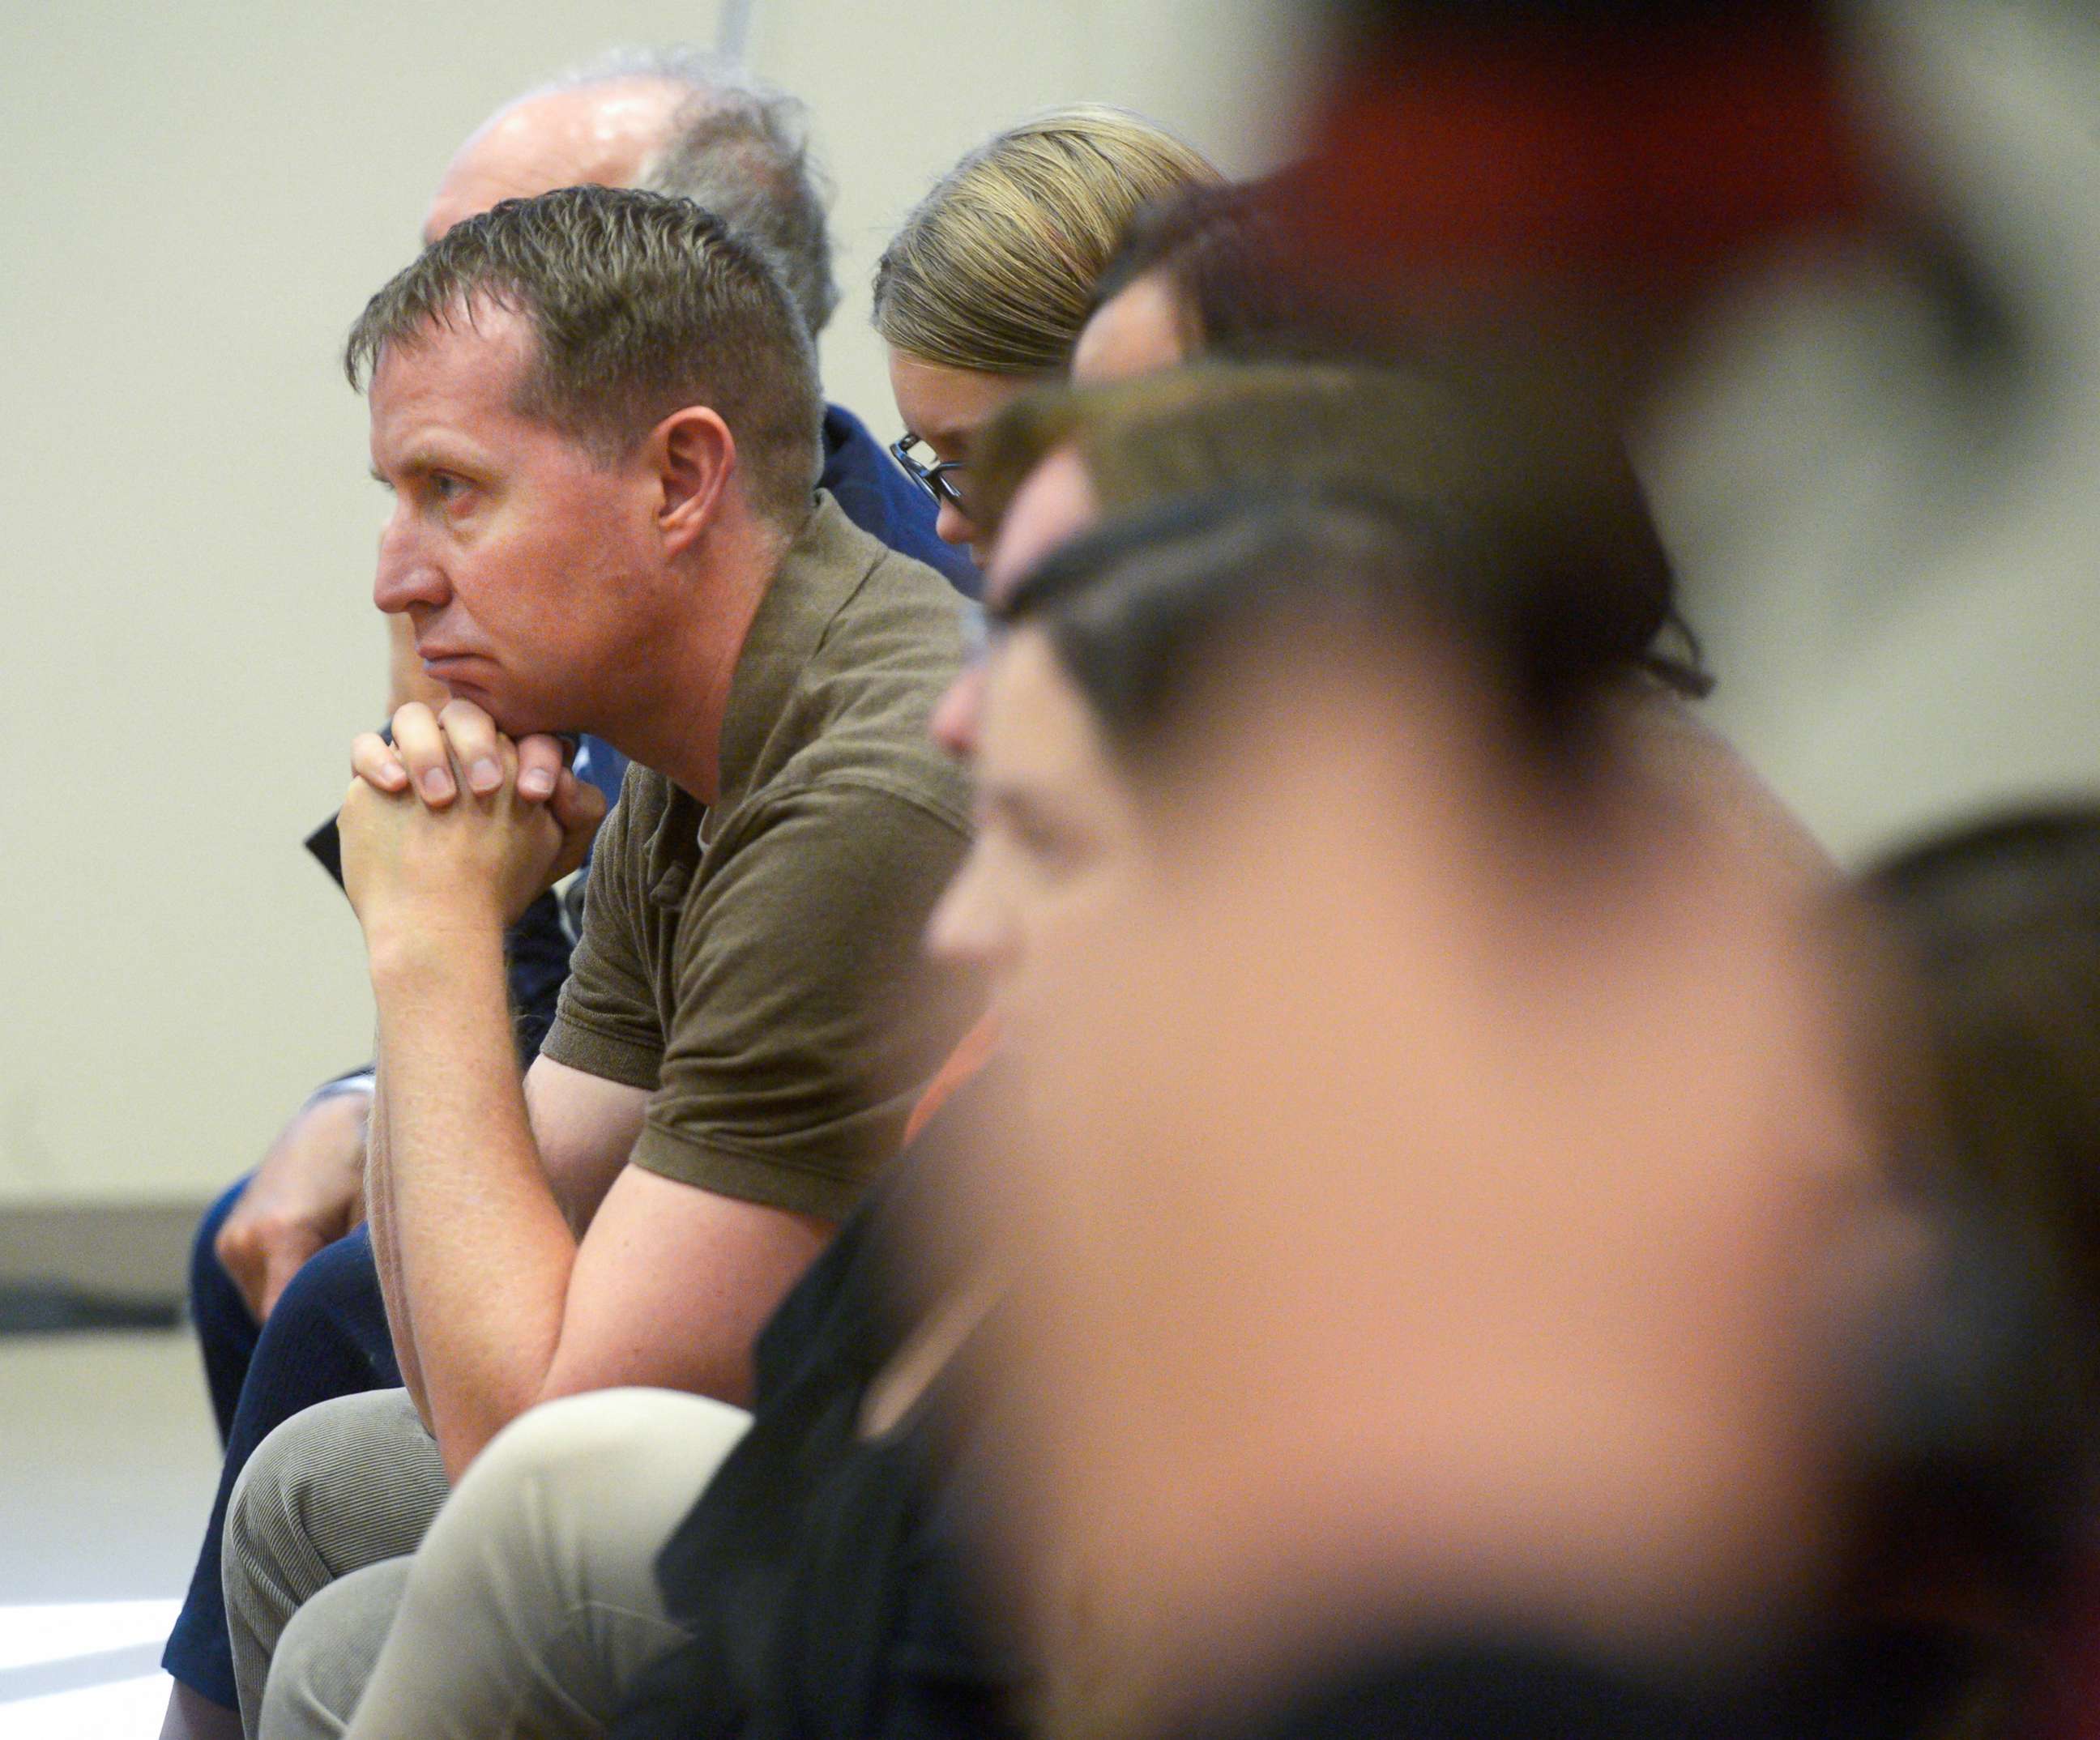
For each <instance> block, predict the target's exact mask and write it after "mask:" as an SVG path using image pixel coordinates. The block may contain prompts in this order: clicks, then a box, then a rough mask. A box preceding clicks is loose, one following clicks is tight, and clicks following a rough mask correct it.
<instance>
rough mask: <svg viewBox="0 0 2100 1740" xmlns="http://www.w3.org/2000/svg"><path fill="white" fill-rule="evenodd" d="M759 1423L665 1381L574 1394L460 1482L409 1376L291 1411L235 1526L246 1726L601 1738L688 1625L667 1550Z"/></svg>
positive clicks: (404, 1736)
mask: <svg viewBox="0 0 2100 1740" xmlns="http://www.w3.org/2000/svg"><path fill="white" fill-rule="evenodd" d="M748 1424H749V1416H748V1415H746V1414H744V1413H743V1412H742V1411H741V1410H740V1409H738V1408H734V1407H727V1406H726V1405H725V1404H723V1403H718V1402H712V1401H708V1400H707V1399H705V1398H703V1397H699V1396H692V1395H685V1394H677V1393H675V1392H673V1391H668V1390H604V1391H601V1392H598V1393H597V1394H591V1395H584V1396H575V1397H571V1398H569V1399H566V1400H563V1401H560V1402H554V1403H549V1404H548V1405H546V1406H545V1407H538V1408H535V1409H534V1410H533V1411H532V1412H531V1413H529V1414H527V1415H526V1416H523V1418H522V1419H520V1420H518V1421H516V1422H514V1424H513V1425H511V1426H510V1427H509V1428H508V1429H506V1430H505V1431H504V1432H503V1433H501V1434H499V1435H498V1436H497V1437H496V1438H495V1439H494V1440H493V1441H492V1443H490V1444H489V1446H488V1447H487V1449H486V1450H484V1451H483V1452H482V1454H481V1455H480V1456H479V1457H477V1458H476V1459H475V1460H474V1465H473V1466H472V1467H471V1468H470V1469H468V1471H467V1473H466V1475H465V1478H464V1479H462V1480H461V1482H460V1484H459V1486H458V1488H457V1490H456V1491H453V1492H452V1495H451V1496H450V1497H449V1498H448V1499H446V1498H443V1472H442V1469H441V1468H440V1467H439V1462H438V1456H437V1447H436V1445H435V1443H432V1442H431V1439H430V1435H429V1434H428V1433H426V1431H425V1430H424V1429H423V1427H422V1425H421V1421H419V1420H417V1417H416V1414H415V1411H414V1409H413V1408H412V1407H411V1406H410V1405H409V1403H408V1397H407V1394H406V1392H404V1391H399V1390H395V1391H385V1392H381V1393H379V1394H374V1395H369V1396H355V1397H346V1398H345V1399H342V1401H340V1402H336V1403H329V1404H327V1405H326V1406H324V1407H319V1408H311V1409H309V1410H308V1411H307V1412H306V1413H304V1414H302V1415H300V1416H298V1417H297V1418H295V1419H293V1420H291V1421H287V1422H286V1423H285V1425H284V1426H282V1427H280V1428H279V1429H278V1430H277V1431H276V1433H273V1434H271V1437H270V1438H268V1439H267V1440H266V1441H265V1443H263V1445H262V1447H261V1448H260V1449H258V1451H256V1454H255V1456H254V1460H251V1461H250V1463H249V1467H248V1470H247V1473H246V1474H245V1476H244V1477H243V1479H242V1482H241V1485H240V1489H239V1491H237V1492H236V1496H235V1500H234V1504H233V1507H232V1511H231V1513H230V1514H229V1517H228V1521H227V1544H226V1553H225V1559H224V1569H225V1575H226V1592H227V1616H228V1619H229V1621H230V1623H231V1626H232V1632H233V1637H234V1666H235V1672H236V1676H237V1677H238V1679H239V1681H240V1705H241V1714H242V1720H243V1721H244V1722H245V1724H246V1725H247V1727H248V1731H249V1734H250V1736H251V1737H254V1736H258V1735H259V1736H260V1737H262V1740H307V1737H312V1736H323V1735H327V1736H334V1735H339V1734H349V1735H351V1737H352V1740H367V1737H368V1740H379V1737H382V1736H383V1737H386V1740H408V1737H411V1736H413V1737H417V1740H451V1737H455V1736H456V1737H458V1740H469V1737H477V1740H489V1737H497V1736H506V1735H513V1734H526V1733H530V1734H534V1735H589V1736H595V1735H598V1734H601V1733H603V1732H604V1729H605V1728H606V1725H607V1723H608V1722H609V1721H610V1720H611V1717H612V1716H613V1714H614V1713H615V1711H617V1710H618V1708H619V1707H620V1702H621V1700H622V1698H623V1697H624V1694H625V1691H626V1689H627V1687H628V1686H629V1685H630V1684H632V1682H633V1679H634V1677H635V1676H636V1675H637V1674H638V1673H639V1672H640V1671H641V1670H642V1668H644V1667H646V1666H647V1665H648V1664H649V1663H651V1662H652V1661H654V1660H655V1659H656V1657H657V1656H659V1655H660V1654H662V1653H663V1652H664V1650H667V1649H668V1648H669V1647H671V1645H673V1644H675V1643H676V1642H677V1641H678V1639H679V1636H680V1633H679V1632H678V1631H677V1628H675V1627H674V1626H673V1625H672V1624H671V1623H670V1622H669V1621H668V1619H666V1618H665V1617H664V1609H663V1602H662V1597H661V1596H660V1593H659V1592H658V1590H657V1588H656V1579H655V1559H656V1555H657V1553H658V1552H659V1551H660V1548H662V1546H663V1544H664V1541H665V1540H668V1538H669V1536H670V1534H671V1531H672V1530H673V1528H674V1527H676V1526H677V1524H678V1522H680V1521H681V1520H682V1518H684V1516H685V1515H686V1512H688V1511H689V1510H690V1509H691V1508H692V1506H693V1503H694V1501H695V1500H696V1499H697V1498H698V1497H699V1494H700V1491H701V1490H702V1488H704V1487H705V1486H706V1485H707V1483H708V1481H709V1480H710V1479H711V1478H712V1477H713V1474H714V1471H715V1469H717V1467H718V1466H719V1465H720V1464H721V1460H722V1458H723V1457H724V1456H727V1455H728V1453H729V1451H730V1449H731V1448H732V1447H734V1446H735V1443H736V1441H737V1439H738V1438H740V1437H741V1436H742V1435H743V1429H744V1428H745V1426H746V1425H748ZM280 1440H282V1442H281V1443H280ZM434 1477H435V1482H436V1487H435V1491H436V1497H435V1498H433V1497H432V1496H430V1494H431V1490H432V1488H431V1481H432V1479H433V1478H434ZM439 1499H442V1500H443V1503H442V1508H439V1502H438V1500H439ZM419 1509H420V1512H421V1521H420V1522H418V1520H417V1513H418V1511H419ZM425 1527H426V1528H427V1532H426V1533H421V1545H420V1547H417V1546H416V1545H415V1544H414V1535H413V1534H412V1533H411V1531H416V1532H421V1530H422V1529H424V1528H425ZM404 1535H408V1536H409V1539H408V1543H407V1544H406V1545H404V1544H402V1542H403V1537H404ZM382 1549H383V1550H382ZM411 1549H412V1556H410V1555H411ZM266 1673H267V1685H266V1682H265V1678H264V1676H265V1674H266Z"/></svg>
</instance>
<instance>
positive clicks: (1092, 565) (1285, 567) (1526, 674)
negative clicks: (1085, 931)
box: [992, 488, 1650, 769]
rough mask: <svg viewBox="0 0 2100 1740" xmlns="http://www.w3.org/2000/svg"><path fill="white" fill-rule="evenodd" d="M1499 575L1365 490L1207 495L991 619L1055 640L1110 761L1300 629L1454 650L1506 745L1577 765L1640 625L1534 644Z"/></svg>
mask: <svg viewBox="0 0 2100 1740" xmlns="http://www.w3.org/2000/svg"><path fill="white" fill-rule="evenodd" d="M1528 610H1529V603H1528V601H1527V600H1526V598H1525V597H1524V592H1523V588H1522V587H1521V585H1520V584H1511V577H1510V576H1507V575H1497V574H1494V573H1493V572H1483V571H1480V570H1476V569H1473V568H1471V567H1470V566H1468V562H1467V557H1466V555H1465V554H1464V553H1463V551H1462V548H1460V547H1459V546H1458V544H1456V543H1454V540H1453V538H1452V536H1451V535H1450V532H1449V528H1448V527H1447V526H1444V525H1442V524H1440V522H1438V519H1437V518H1436V514H1435V513H1434V512H1433V510H1432V509H1427V508H1424V507H1422V506H1418V505H1410V504H1405V503H1402V502H1400V501H1398V500H1393V499H1391V498H1385V497H1378V496H1365V495H1353V496H1352V495H1347V494H1342V493H1337V492H1332V491H1330V492H1325V493H1321V492H1316V491H1307V490H1282V491H1262V490H1260V489H1258V488H1257V489H1255V490H1254V491H1246V490H1231V491H1211V492H1208V493H1206V494H1201V495H1187V496H1176V497H1172V498H1171V499H1169V500H1165V501H1163V502H1161V503H1159V504H1156V505H1154V506H1152V507H1149V508H1146V509H1140V510H1138V511H1136V512H1133V513H1126V514H1123V515H1120V516H1118V517H1115V518H1110V519H1109V520H1107V521H1105V522H1103V523H1102V524H1101V525H1100V526H1096V527H1095V528H1094V529H1093V530H1092V531H1087V532H1086V533H1083V534H1082V535H1079V537H1077V538H1075V539H1074V540H1071V541H1070V543H1068V544H1064V545H1062V546H1061V547H1060V548H1057V549H1056V550H1054V551H1053V552H1052V553H1051V554H1050V555H1049V556H1048V557H1046V558H1045V559H1044V560H1043V562H1041V563H1040V564H1039V566H1036V567H1035V569H1034V570H1031V571H1030V573H1029V574H1027V575H1026V576H1024V577H1023V578H1022V579H1021V581H1020V582H1019V584H1017V586H1016V587H1015V588H1013V590H1012V592H1010V593H1009V594H1008V596H1007V597H1005V598H1004V600H1002V601H999V602H998V603H997V604H995V606H992V615H993V616H994V618H995V619H996V620H998V621H999V622H1001V623H1004V624H1006V625H1008V626H1018V625H1021V624H1024V623H1026V624H1032V625H1034V626H1035V627H1037V628H1040V629H1041V630H1042V631H1043V632H1044V633H1045V634H1047V635H1048V637H1049V639H1050V641H1051V644H1052V646H1053V647H1054V649H1055V650H1056V652H1057V657H1058V659H1059V662H1060V663H1061V665H1062V666H1063V667H1064V668H1065V672H1066V673H1067V675H1068V676H1070V678H1071V680H1072V681H1073V683H1074V685H1075V686H1076V687H1077V688H1078V689H1079V692H1080V694H1082V695H1083V697H1084V698H1085V699H1086V701H1087V705H1088V707H1089V708H1090V709H1091V710H1092V712H1093V714H1094V716H1095V717H1096V720H1097V722H1098V723H1099V725H1100V726H1101V731H1102V733H1103V736H1104V738H1105V740H1106V741H1107V742H1108V743H1109V745H1110V748H1111V749H1112V751H1114V753H1115V754H1116V755H1118V757H1119V758H1121V759H1123V760H1124V761H1125V763H1126V764H1127V765H1128V766H1130V767H1132V769H1136V768H1140V767H1143V766H1145V765H1147V764H1150V763H1152V762H1153V761H1154V760H1155V759H1156V758H1157V757H1158V755H1160V753H1161V752H1162V751H1163V750H1165V749H1166V748H1167V747H1169V745H1170V742H1172V741H1178V740H1180V739H1181V738H1182V734H1183V733H1185V732H1187V731H1191V730H1193V731H1195V732H1198V733H1200V731H1201V729H1202V721H1201V720H1197V719H1194V718H1192V717H1191V712H1190V708H1191V703H1193V701H1194V700H1196V699H1197V698H1198V696H1199V695H1200V694H1202V693H1203V692H1204V685H1205V680H1206V678H1207V676H1208V675H1209V674H1210V672H1211V668H1212V667H1213V665H1214V663H1215V658H1216V656H1217V655H1219V654H1223V653H1224V652H1227V651H1229V650H1237V649H1242V648H1244V647H1246V646H1248V645H1258V644H1261V643H1262V642H1263V641H1264V639H1265V638H1266V637H1274V636H1276V635H1277V634H1279V633H1282V634H1287V635H1288V634H1295V635H1300V636H1302V635H1304V634H1305V633H1307V632H1308V631H1309V632H1316V633H1324V634H1325V635H1326V636H1328V637H1333V638H1335V639H1337V640H1339V641H1342V642H1343V644H1348V645H1362V646H1375V645H1378V644H1379V641H1391V640H1393V639H1396V638H1401V637H1411V636H1419V635H1420V634H1422V633H1423V632H1425V631H1427V632H1431V633H1433V634H1438V635H1440V636H1442V637H1445V638H1447V639H1448V640H1449V641H1450V642H1452V643H1453V644H1454V645H1457V646H1458V648H1459V649H1460V650H1462V652H1463V653H1464V654H1466V655H1467V658H1468V662H1469V663H1470V664H1471V666H1472V667H1475V668H1476V669H1477V670H1478V671H1479V672H1480V674H1481V675H1482V676H1485V678H1486V680H1487V681H1488V684H1489V688H1490V689H1491V691H1492V692H1493V694H1495V696H1496V697H1497V698H1498V699H1499V700H1501V701H1502V702H1505V703H1507V705H1508V708H1509V712H1510V716H1511V720H1512V722H1513V723H1514V725H1515V733H1514V737H1515V741H1516V742H1517V743H1518V745H1519V747H1523V748H1525V749H1530V750H1535V751H1542V752H1543V753H1544V754H1545V755H1547V756H1549V757H1551V758H1553V759H1556V760H1571V761H1572V760H1575V759H1577V758H1579V755H1580V752H1581V751H1582V750H1583V749H1584V748H1586V747H1587V745H1588V743H1589V742H1590V740H1591V736H1592V733H1591V732H1590V725H1591V724H1592V722H1593V720H1594V717H1595V712H1596V707H1595V703H1598V702H1599V701H1600V700H1601V699H1602V698H1603V697H1604V694H1606V693H1607V692H1608V690H1610V689H1613V688H1615V686H1616V685H1617V684H1619V683H1620V682H1621V681H1624V680H1625V679H1627V678H1629V677H1630V676H1634V675H1635V672H1637V671H1638V669H1639V657H1640V654H1641V652H1642V650H1643V648H1644V647H1645V645H1646V644H1647V638H1648V633H1649V630H1650V624H1649V623H1648V619H1647V618H1646V616H1645V615H1628V616H1626V617H1623V618H1621V619H1617V621H1616V622H1610V623H1608V621H1607V615H1608V613H1607V612H1606V611H1604V610H1599V612H1598V613H1596V614H1595V616H1594V617H1593V620H1592V623H1591V632H1589V633H1586V634H1585V635H1583V636H1582V637H1574V638H1570V637H1564V636H1560V637H1555V636H1545V637H1541V636H1539V635H1537V634H1536V633H1534V632H1533V625H1532V624H1531V623H1529V621H1528V620H1527V615H1528Z"/></svg>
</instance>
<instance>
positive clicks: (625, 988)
mask: <svg viewBox="0 0 2100 1740" xmlns="http://www.w3.org/2000/svg"><path fill="white" fill-rule="evenodd" d="M638 773H639V770H638V769H632V768H630V769H629V773H628V777H627V780H626V782H625V784H624V786H622V787H621V791H620V801H619V802H618V803H617V804H614V805H613V807H612V813H611V815H609V816H607V817H606V818H605V822H604V823H603V825H602V826H601V827H600V828H599V829H598V839H597V840H596V841H595V842H594V843H593V845H592V848H591V866H590V879H589V883H588V884H587V885H586V887H585V895H584V926H583V935H582V936H580V938H579V939H578V940H577V942H576V950H575V952H574V953H573V954H571V956H570V958H569V978H568V982H567V984H566V985H563V986H562V996H561V1002H560V1003H559V1005H558V1009H557V1013H556V1015H555V1017H554V1028H553V1029H552V1030H551V1031H550V1032H549V1033H548V1035H547V1037H546V1039H545V1042H543V1043H542V1045H541V1046H540V1051H541V1052H542V1054H543V1055H545V1056H548V1057H551V1058H553V1059H554V1060H555V1061H556V1062H557V1063H561V1064H567V1065H569V1066H570V1067H571V1068H575V1069H581V1070H584V1071H586V1072H587V1073H589V1074H591V1075H594V1076H602V1077H604V1078H605V1079H606V1080H607V1081H618V1082H620V1083H621V1084H622V1085H624V1086H628V1087H646V1088H653V1087H655V1086H656V1078H657V1072H658V1068H659V1065H660V1063H661V1061H662V1059H663V1055H664V1024H663V1020H662V1017H661V1015H660V1014H659V1012H658V1006H657V1002H656V993H655V985H653V983H652V982H651V976H650V973H649V970H648V967H647V965H646V962H647V960H648V958H649V957H648V952H647V948H646V943H645V940H644V939H645V936H646V928H645V927H646V923H647V922H648V921H647V914H646V911H645V891H644V889H643V888H642V862H641V860H640V857H639V856H638V848H637V845H636V844H635V842H634V841H633V839H632V838H631V835H630V829H631V826H633V819H634V809H635V800H636V794H637V789H638V788H639V786H640V781H639V778H638V777H637V775H638Z"/></svg>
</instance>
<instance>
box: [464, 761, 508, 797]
mask: <svg viewBox="0 0 2100 1740" xmlns="http://www.w3.org/2000/svg"><path fill="white" fill-rule="evenodd" d="M466 777H467V783H468V784H470V785H471V786H473V787H474V790H475V791H494V790H495V789H496V787H497V786H500V785H501V784H502V783H503V769H501V768H500V767H498V766H497V765H496V764H495V763H494V762H493V761H492V760H489V759H488V757H487V756H486V755H483V757H482V758H481V759H480V760H478V761H476V762H475V763H474V765H473V766H471V767H470V768H469V769H467V770H466Z"/></svg>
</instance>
